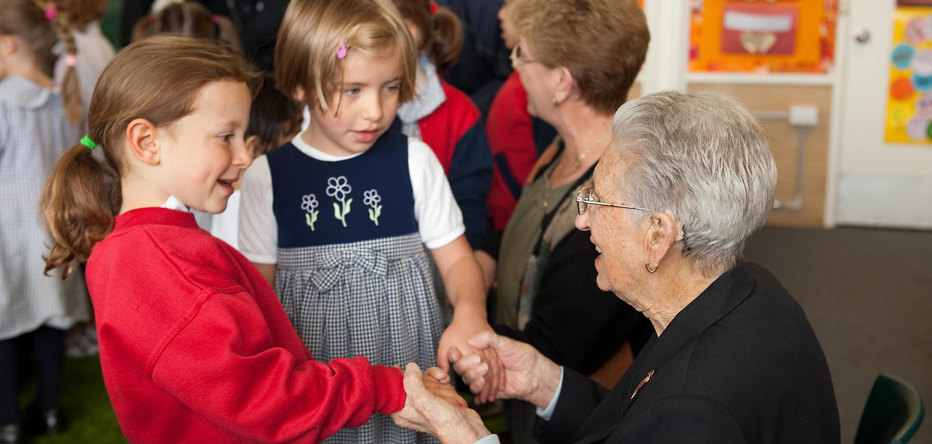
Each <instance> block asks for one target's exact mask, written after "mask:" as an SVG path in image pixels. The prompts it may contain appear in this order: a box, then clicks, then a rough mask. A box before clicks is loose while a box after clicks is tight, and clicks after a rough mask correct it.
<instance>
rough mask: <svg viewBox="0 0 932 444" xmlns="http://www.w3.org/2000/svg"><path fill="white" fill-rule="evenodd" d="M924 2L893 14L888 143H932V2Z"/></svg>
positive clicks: (913, 2) (886, 134)
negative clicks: (919, 5)
mask: <svg viewBox="0 0 932 444" xmlns="http://www.w3.org/2000/svg"><path fill="white" fill-rule="evenodd" d="M903 1H907V0H900V2H901V3H902V2H903ZM924 2H925V3H926V4H928V5H927V7H898V8H897V9H896V12H895V13H894V15H893V20H894V24H893V49H892V50H891V51H890V85H889V88H888V90H887V122H886V130H885V131H884V141H886V142H891V143H912V144H927V145H928V144H932V8H930V7H932V1H929V0H924ZM909 3H910V4H912V5H915V4H919V3H920V2H918V1H911V2H909Z"/></svg>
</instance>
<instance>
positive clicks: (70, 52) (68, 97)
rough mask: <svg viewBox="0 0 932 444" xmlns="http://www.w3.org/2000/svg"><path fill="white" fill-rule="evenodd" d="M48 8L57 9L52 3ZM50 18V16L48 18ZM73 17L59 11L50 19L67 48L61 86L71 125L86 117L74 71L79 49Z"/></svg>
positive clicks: (59, 38) (47, 5) (48, 3)
mask: <svg viewBox="0 0 932 444" xmlns="http://www.w3.org/2000/svg"><path fill="white" fill-rule="evenodd" d="M46 8H55V4H54V3H52V2H47V3H46ZM47 17H49V16H47ZM70 20H71V17H69V14H68V13H67V12H65V11H59V12H58V13H56V14H54V15H53V16H51V17H50V18H49V21H51V23H52V29H53V30H54V31H55V34H57V35H58V40H59V41H60V42H61V43H62V45H64V46H65V56H64V57H65V63H66V65H67V66H66V67H65V75H64V77H63V78H62V81H61V85H59V89H60V93H61V98H62V102H64V104H65V114H66V115H67V116H68V120H70V121H71V123H80V122H81V119H82V118H83V117H84V112H83V109H82V107H81V85H80V84H78V74H77V72H76V71H75V69H74V65H75V63H77V58H78V47H77V46H76V45H75V43H74V34H73V33H72V23H71V22H70Z"/></svg>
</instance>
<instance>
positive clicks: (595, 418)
mask: <svg viewBox="0 0 932 444" xmlns="http://www.w3.org/2000/svg"><path fill="white" fill-rule="evenodd" d="M753 288H754V283H753V281H752V279H751V276H750V274H749V273H748V271H747V268H746V267H745V265H744V264H738V265H737V266H736V267H735V268H733V269H731V270H730V271H728V272H726V273H724V274H722V275H721V276H719V278H718V279H716V280H715V282H713V283H712V285H710V286H709V288H707V289H706V290H705V291H703V292H702V294H700V295H699V297H697V298H696V299H695V300H693V301H692V302H691V303H690V304H689V305H687V306H686V308H684V309H683V310H682V311H680V313H679V314H677V315H676V317H675V318H674V319H673V321H672V322H670V325H668V326H667V328H666V329H665V330H664V331H663V334H662V335H661V336H659V337H658V336H657V334H656V333H654V335H652V336H651V338H650V339H649V340H648V341H647V344H645V345H644V349H643V350H641V353H640V354H638V356H637V358H635V360H634V362H633V363H632V364H631V367H629V368H628V370H627V371H626V372H625V374H624V375H623V376H622V378H621V380H619V381H618V384H616V385H615V388H614V389H613V390H612V392H611V393H609V395H608V396H607V397H606V398H605V400H604V401H603V402H602V404H601V405H599V408H598V409H596V411H595V412H593V414H592V416H590V417H589V419H588V420H587V421H586V426H587V427H583V428H581V430H583V431H585V430H589V432H588V433H586V435H585V436H584V438H582V439H581V440H578V441H576V442H577V443H578V444H584V443H594V442H601V441H603V440H605V438H606V437H607V436H608V435H610V434H611V433H612V431H613V430H614V429H615V427H616V426H617V425H618V423H620V422H621V419H622V418H623V417H624V415H625V413H627V412H628V410H629V409H630V407H631V405H632V404H634V403H635V402H637V400H638V399H639V398H640V397H642V396H643V395H644V393H645V392H646V391H648V390H650V387H651V381H653V380H654V379H658V378H662V377H663V366H664V364H666V363H667V362H669V361H670V359H672V358H673V357H674V356H676V354H677V353H679V352H680V350H682V349H683V347H685V346H686V345H688V344H690V343H692V342H693V341H695V340H696V338H698V337H699V336H700V335H701V334H702V333H703V332H704V331H705V330H706V329H708V328H709V327H710V326H712V324H715V323H716V322H718V320H719V319H721V318H722V317H724V316H725V315H727V314H728V313H729V312H731V311H732V310H733V309H734V308H735V307H737V306H738V305H739V304H740V303H741V302H742V301H744V299H745V298H746V297H747V296H748V294H750V293H751V290H752V289H753ZM651 372H653V373H651ZM648 374H650V375H651V376H650V378H649V380H647V381H645V378H646V377H647V376H648ZM642 381H644V383H643V384H641V382H642ZM635 391H637V393H636V394H635ZM632 395H634V396H632ZM583 433H585V432H583Z"/></svg>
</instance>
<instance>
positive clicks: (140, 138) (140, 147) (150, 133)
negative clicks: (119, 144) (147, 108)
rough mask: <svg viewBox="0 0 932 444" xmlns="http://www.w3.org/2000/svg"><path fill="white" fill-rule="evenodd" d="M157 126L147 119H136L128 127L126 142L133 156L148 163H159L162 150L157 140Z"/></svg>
mask: <svg viewBox="0 0 932 444" xmlns="http://www.w3.org/2000/svg"><path fill="white" fill-rule="evenodd" d="M155 133H156V127H155V125H153V124H152V122H149V121H148V120H146V119H134V120H133V121H132V122H130V123H129V125H127V127H126V142H127V144H129V147H130V151H131V152H132V153H133V157H135V158H136V159H139V161H141V162H142V163H145V164H146V165H153V166H155V165H158V164H159V162H161V152H160V151H159V146H158V143H156V141H155Z"/></svg>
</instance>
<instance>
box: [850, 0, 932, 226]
mask: <svg viewBox="0 0 932 444" xmlns="http://www.w3.org/2000/svg"><path fill="white" fill-rule="evenodd" d="M843 4H844V3H843ZM895 11H896V0H882V1H878V0H849V1H848V2H847V13H848V20H847V22H848V26H847V29H839V38H841V39H846V41H845V43H844V44H843V45H842V47H843V48H847V51H846V57H844V59H845V61H844V66H842V67H841V68H842V69H843V70H844V71H843V72H842V73H841V74H842V76H843V81H842V82H841V91H840V92H841V94H842V96H841V106H840V112H841V113H842V115H841V126H840V128H839V132H838V145H837V147H838V148H837V150H838V151H837V164H836V167H837V183H836V188H835V190H836V192H837V194H836V196H835V208H834V209H835V214H834V216H835V217H834V219H835V222H836V223H837V224H839V225H865V226H886V227H904V228H932V143H926V144H909V143H890V142H886V141H885V140H887V139H886V123H887V102H888V95H889V94H890V92H889V91H890V82H891V77H892V78H894V80H895V79H896V78H898V76H900V74H895V75H891V63H892V60H893V54H894V35H893V34H894V12H895ZM928 14H929V15H930V19H929V22H928V23H929V29H930V30H932V8H929V9H928ZM929 34H930V36H929V37H928V38H929V40H932V31H930V32H929ZM897 43H900V42H897ZM917 48H920V49H921V48H922V45H919V46H917ZM906 52H908V51H906ZM919 52H920V51H916V53H915V55H918V53H919ZM907 55H908V56H913V53H911V52H910V53H908V54H907ZM928 55H930V56H932V50H929V54H928ZM897 56H900V57H901V56H903V54H902V53H897ZM930 69H932V67H930ZM901 86H902V85H901ZM925 88H926V87H925V86H923V85H921V84H920V85H919V89H925ZM907 90H908V88H907ZM916 94H918V95H917V96H915V97H920V96H921V95H923V94H932V91H927V92H926V93H922V92H921V91H920V92H916ZM900 97H903V96H900ZM930 97H932V95H930ZM916 132H917V131H916V130H915V128H913V129H912V134H916ZM929 142H932V140H929Z"/></svg>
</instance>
